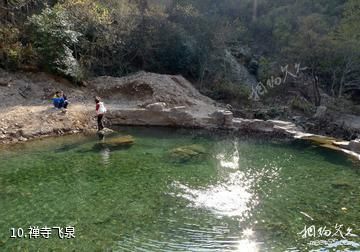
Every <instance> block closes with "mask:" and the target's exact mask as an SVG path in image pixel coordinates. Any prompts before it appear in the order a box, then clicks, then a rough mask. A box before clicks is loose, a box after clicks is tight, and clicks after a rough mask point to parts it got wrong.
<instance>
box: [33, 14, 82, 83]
mask: <svg viewBox="0 0 360 252" xmlns="http://www.w3.org/2000/svg"><path fill="white" fill-rule="evenodd" d="M29 33H30V37H31V39H32V41H33V45H34V48H35V50H36V51H37V53H38V55H39V57H40V64H41V66H42V67H44V68H45V69H48V70H50V71H53V72H57V73H60V74H63V75H65V76H68V77H71V78H73V79H74V80H77V81H78V80H80V79H81V77H82V73H81V72H82V71H81V68H80V66H79V64H78V62H77V60H76V59H75V58H74V55H73V51H72V50H71V49H70V48H72V47H73V46H74V45H76V43H77V42H78V37H79V36H80V34H79V33H78V32H76V31H74V30H73V27H72V25H71V24H70V23H69V22H68V19H67V17H66V14H65V12H64V11H63V10H62V9H61V8H52V9H50V8H46V9H44V10H43V11H42V12H41V14H39V15H33V16H32V17H31V18H30V19H29Z"/></svg>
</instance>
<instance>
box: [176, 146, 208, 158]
mask: <svg viewBox="0 0 360 252" xmlns="http://www.w3.org/2000/svg"><path fill="white" fill-rule="evenodd" d="M206 153H207V151H206V149H205V147H203V146H202V145H199V144H193V145H188V146H182V147H178V148H175V149H172V150H170V155H171V157H172V158H174V159H181V160H189V159H193V158H197V157H200V156H203V155H204V154H206Z"/></svg>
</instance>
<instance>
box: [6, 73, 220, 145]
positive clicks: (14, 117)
mask: <svg viewBox="0 0 360 252" xmlns="http://www.w3.org/2000/svg"><path fill="white" fill-rule="evenodd" d="M56 90H63V91H64V92H65V93H66V94H67V95H68V98H69V100H70V102H71V104H70V106H69V110H68V111H67V113H63V112H62V111H60V110H57V109H54V108H53V107H52V104H51V97H52V96H53V94H54V92H55V91H56ZM95 95H100V96H101V97H103V99H104V101H105V103H106V104H107V106H108V108H109V109H116V110H121V109H122V108H139V107H145V106H146V105H148V104H151V103H154V102H165V103H166V104H167V105H168V107H170V108H171V107H175V106H185V107H186V109H187V110H188V111H189V112H191V113H193V114H208V113H211V112H213V111H214V110H215V109H216V105H215V102H214V101H213V100H211V99H209V98H207V97H205V96H203V95H201V94H200V93H199V92H198V91H197V90H196V89H195V88H194V87H193V86H192V85H191V83H190V82H188V81H187V80H186V79H184V78H183V77H181V76H170V75H160V74H154V73H146V72H140V73H137V74H134V75H131V76H128V77H123V78H115V77H107V76H105V77H98V78H94V79H92V80H89V81H88V82H87V86H86V87H77V86H74V85H73V84H71V83H69V82H68V81H67V80H64V79H62V78H58V77H54V76H51V75H48V74H44V73H15V74H14V73H9V72H6V71H4V70H1V69H0V101H1V102H0V143H8V142H18V141H27V140H28V139H32V138H36V137H41V136H49V135H59V134H60V135H61V134H67V133H73V132H81V131H85V130H88V129H94V128H95V125H96V124H95V120H94V119H93V117H94V102H93V97H94V96H95Z"/></svg>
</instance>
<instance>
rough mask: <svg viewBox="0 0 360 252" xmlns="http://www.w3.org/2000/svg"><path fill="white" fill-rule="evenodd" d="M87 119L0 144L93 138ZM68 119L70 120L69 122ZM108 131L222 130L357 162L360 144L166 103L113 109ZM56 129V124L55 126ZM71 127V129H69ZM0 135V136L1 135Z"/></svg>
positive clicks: (286, 124) (272, 122)
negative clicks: (295, 142)
mask: <svg viewBox="0 0 360 252" xmlns="http://www.w3.org/2000/svg"><path fill="white" fill-rule="evenodd" d="M82 116H83V117H87V119H86V120H85V123H83V124H81V125H76V126H74V123H73V122H71V123H68V124H64V125H66V127H64V125H62V126H63V127H61V125H60V127H58V126H57V127H47V128H46V129H40V130H33V131H31V130H30V131H27V132H26V134H25V133H24V132H25V131H24V130H22V129H19V130H18V131H16V132H10V134H6V135H5V134H0V136H2V137H0V144H10V143H18V142H26V141H28V140H32V139H39V138H44V137H50V136H63V135H69V134H79V133H90V134H95V132H96V130H95V122H94V121H92V120H91V119H90V117H91V112H89V111H85V112H83V114H82ZM70 118H71V117H69V121H71V120H70ZM106 118H107V122H108V125H109V127H111V126H162V127H176V128H198V129H206V130H211V131H216V130H222V131H227V132H233V133H235V134H260V135H264V136H271V137H276V138H281V139H283V138H286V139H302V140H304V141H310V142H312V143H314V144H316V145H319V146H321V147H324V148H328V149H332V150H337V151H341V152H343V153H346V154H347V155H350V156H352V157H354V158H355V159H357V160H360V142H359V141H350V142H346V141H341V140H338V139H334V138H329V137H324V136H320V135H314V134H308V133H305V132H303V131H302V129H301V128H299V127H297V126H296V125H295V124H294V123H291V122H286V121H280V120H267V121H264V120H259V119H243V118H234V117H233V114H232V112H231V111H228V110H222V109H218V110H215V111H214V112H212V113H210V114H204V113H200V112H199V111H194V110H191V109H188V108H186V107H185V106H178V107H173V108H167V105H166V104H165V103H154V104H149V105H148V106H146V108H121V107H117V106H116V105H114V106H113V107H110V109H109V112H108V113H107V115H106ZM55 125H56V124H55ZM73 126H74V128H72V127H73ZM0 133H1V132H0ZM4 136H5V137H4Z"/></svg>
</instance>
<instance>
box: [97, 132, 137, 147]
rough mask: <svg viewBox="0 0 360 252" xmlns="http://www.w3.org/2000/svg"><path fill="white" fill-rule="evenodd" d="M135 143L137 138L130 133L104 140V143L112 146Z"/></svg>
mask: <svg viewBox="0 0 360 252" xmlns="http://www.w3.org/2000/svg"><path fill="white" fill-rule="evenodd" d="M134 143H135V139H134V137H133V136H130V135H127V136H120V137H115V138H111V139H109V140H105V141H104V142H103V144H105V145H111V146H119V145H132V144H134Z"/></svg>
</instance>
